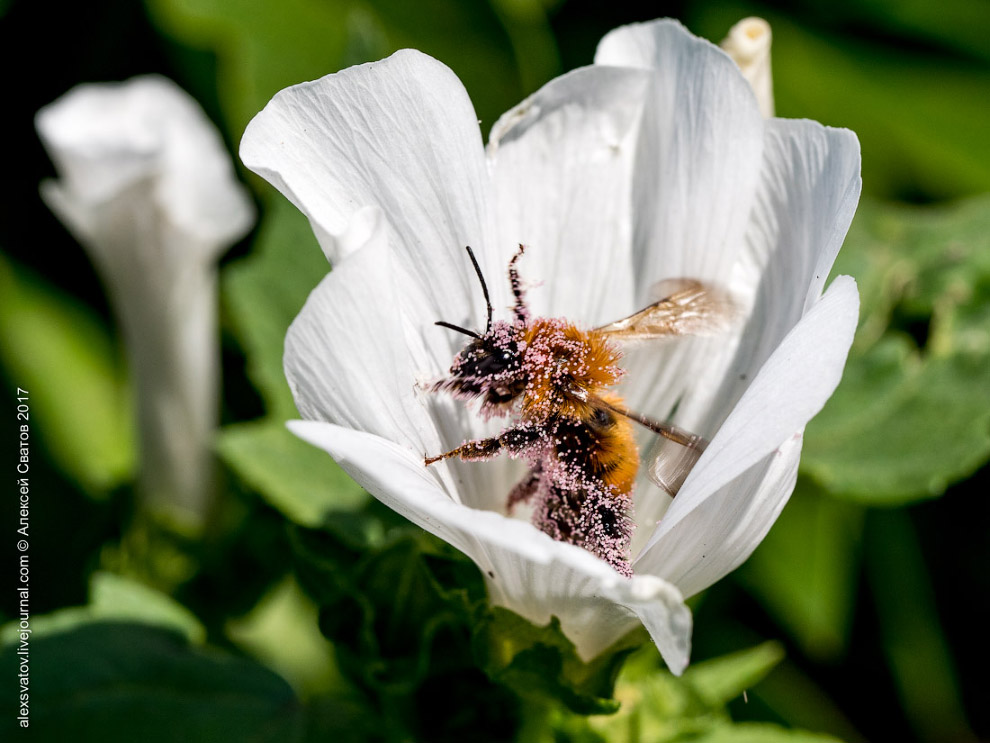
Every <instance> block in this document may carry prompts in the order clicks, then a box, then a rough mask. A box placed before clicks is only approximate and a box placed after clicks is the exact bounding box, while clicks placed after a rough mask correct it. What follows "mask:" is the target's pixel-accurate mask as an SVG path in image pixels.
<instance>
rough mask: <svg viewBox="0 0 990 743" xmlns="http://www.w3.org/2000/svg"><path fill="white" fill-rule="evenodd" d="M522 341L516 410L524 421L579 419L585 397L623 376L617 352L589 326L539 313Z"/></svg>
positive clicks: (587, 408)
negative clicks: (523, 380) (522, 380)
mask: <svg viewBox="0 0 990 743" xmlns="http://www.w3.org/2000/svg"><path fill="white" fill-rule="evenodd" d="M524 340H525V344H526V345H525V352H524V357H523V369H524V371H525V373H526V376H527V384H526V391H525V393H524V395H523V399H522V404H521V409H520V413H521V417H522V418H523V419H524V420H530V421H537V422H539V421H546V420H548V419H549V418H550V417H552V416H562V417H565V418H572V419H580V418H584V417H585V416H587V415H588V414H589V413H590V412H591V408H590V406H589V405H588V403H587V402H586V401H587V400H588V399H589V397H590V396H592V395H599V393H601V392H602V391H603V390H605V389H607V388H608V387H611V386H612V385H614V384H616V383H617V382H618V381H619V379H620V378H621V377H622V374H623V371H622V369H621V368H620V367H619V365H618V363H619V359H620V358H621V357H622V354H621V352H620V351H619V350H618V349H617V348H616V347H615V346H613V345H612V344H611V343H610V342H609V341H608V340H607V339H606V338H605V337H604V336H603V335H602V334H600V333H597V332H595V331H594V330H581V329H579V328H578V327H577V326H575V325H573V324H572V323H569V322H567V321H566V320H563V319H561V318H542V317H541V318H537V319H535V320H533V321H532V322H531V323H530V324H529V325H528V326H527V327H526V330H525V335H524Z"/></svg>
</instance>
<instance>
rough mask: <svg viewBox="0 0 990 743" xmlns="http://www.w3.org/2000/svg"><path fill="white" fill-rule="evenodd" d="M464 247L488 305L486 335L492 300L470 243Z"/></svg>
mask: <svg viewBox="0 0 990 743" xmlns="http://www.w3.org/2000/svg"><path fill="white" fill-rule="evenodd" d="M465 248H466V249H467V254H468V256H469V257H470V258H471V263H472V264H474V272H475V273H476V274H478V281H480V282H481V291H482V292H483V293H484V295H485V305H486V306H487V307H488V324H487V325H485V334H486V335H487V333H488V331H489V330H491V329H492V300H491V297H489V296H488V285H487V284H486V283H485V277H484V275H483V274H482V273H481V266H479V265H478V259H477V258H475V257H474V251H473V250H471V246H470V245H466V246H465ZM438 324H439V323H438ZM447 327H450V326H447ZM453 329H454V330H463V329H462V328H453ZM468 335H474V336H475V337H477V335H476V334H475V333H468Z"/></svg>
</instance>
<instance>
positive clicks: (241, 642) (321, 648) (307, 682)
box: [224, 577, 351, 698]
mask: <svg viewBox="0 0 990 743" xmlns="http://www.w3.org/2000/svg"><path fill="white" fill-rule="evenodd" d="M224 632H225V634H226V635H227V637H229V638H230V639H231V640H233V642H234V643H235V644H236V645H237V646H238V647H240V648H242V649H243V650H245V651H247V652H249V653H250V655H251V657H253V658H257V659H258V660H261V661H263V662H264V663H265V665H266V666H268V667H269V668H271V669H273V670H275V671H277V672H278V673H279V675H281V676H282V677H283V678H284V679H286V680H287V681H288V682H289V683H290V684H292V687H293V688H294V689H295V690H296V691H297V692H298V693H299V694H300V695H302V696H303V698H311V697H312V696H314V695H327V694H334V695H336V696H344V695H349V694H350V692H351V689H350V687H349V685H348V684H346V683H345V682H344V680H343V679H342V678H341V677H340V672H339V671H338V670H337V666H336V663H335V661H334V654H333V648H332V646H331V645H330V643H329V642H327V640H326V638H324V637H323V635H321V634H320V630H319V627H318V625H317V609H316V606H315V605H314V604H313V602H312V601H310V600H309V598H308V597H306V596H305V595H303V593H302V591H301V590H300V589H299V585H298V584H297V583H296V581H295V580H293V579H292V578H291V577H286V578H285V579H283V580H282V581H281V582H280V583H279V584H278V585H276V586H275V587H274V588H273V589H272V590H270V591H269V592H268V593H267V594H265V596H263V597H262V599H261V600H260V601H259V602H258V604H257V605H256V606H255V607H254V608H253V609H251V611H250V612H249V613H248V614H247V615H246V616H243V617H239V618H237V619H232V620H228V621H227V623H226V625H225V627H224Z"/></svg>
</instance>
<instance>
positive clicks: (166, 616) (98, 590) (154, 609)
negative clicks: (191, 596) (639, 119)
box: [0, 571, 206, 645]
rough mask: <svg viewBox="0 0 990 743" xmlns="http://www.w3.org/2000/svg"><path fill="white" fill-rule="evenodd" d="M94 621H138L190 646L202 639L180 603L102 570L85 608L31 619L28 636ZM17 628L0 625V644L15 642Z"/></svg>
mask: <svg viewBox="0 0 990 743" xmlns="http://www.w3.org/2000/svg"><path fill="white" fill-rule="evenodd" d="M98 621H120V622H139V623H141V624H147V625H151V626H155V627H161V628H163V629H168V630H171V631H173V632H178V633H180V634H182V635H183V636H185V637H186V639H187V640H188V641H189V642H192V643H202V642H203V641H204V640H205V639H206V630H205V628H204V627H203V625H202V624H201V623H200V621H199V620H198V619H197V618H196V616H195V615H194V614H193V613H192V612H190V611H189V610H188V609H187V608H186V607H184V606H183V605H182V604H180V603H178V602H177V601H175V600H174V599H173V598H171V597H170V596H167V595H166V594H164V593H161V592H160V591H156V590H155V589H153V588H150V587H148V586H146V585H144V584H143V583H139V582H138V581H136V580H133V579H131V578H125V577H124V576H121V575H116V574H114V573H108V572H105V571H97V572H96V573H94V574H93V576H92V578H90V584H89V603H88V604H86V605H85V606H73V607H68V608H65V609H58V610H56V611H54V612H52V613H50V614H44V615H41V616H36V617H31V625H30V626H31V637H32V639H33V640H36V639H38V638H39V637H43V636H46V635H51V634H58V633H60V632H65V631H67V630H71V629H75V628H76V627H78V626H80V625H86V624H92V623H94V622H98ZM20 629H21V627H20V622H19V621H12V622H9V623H8V624H6V625H4V626H3V627H2V628H0V644H3V645H8V644H11V643H14V642H17V641H19V640H20V639H21V638H20Z"/></svg>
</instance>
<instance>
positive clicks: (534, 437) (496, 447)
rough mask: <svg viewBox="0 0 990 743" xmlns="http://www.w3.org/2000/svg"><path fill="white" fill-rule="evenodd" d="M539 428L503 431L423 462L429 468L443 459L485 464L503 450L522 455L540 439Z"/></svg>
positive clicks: (525, 427)
mask: <svg viewBox="0 0 990 743" xmlns="http://www.w3.org/2000/svg"><path fill="white" fill-rule="evenodd" d="M540 435H541V432H540V429H539V428H536V427H531V426H517V427H516V428H509V429H507V430H505V431H502V433H500V434H499V435H498V436H492V437H491V438H489V439H474V440H472V441H465V442H464V443H463V444H461V445H460V446H458V447H457V448H456V449H451V450H450V451H448V452H444V453H443V454H438V455H437V456H435V457H426V458H425V459H424V460H423V461H424V462H425V463H426V466H427V467H429V466H430V465H431V464H433V463H435V462H439V461H441V460H443V459H450V458H451V457H457V458H458V459H461V460H463V461H465V462H483V461H485V460H486V459H491V458H492V457H494V456H495V455H496V454H498V453H499V452H500V451H502V450H503V449H504V450H505V451H507V452H509V454H521V453H522V452H524V451H526V450H527V449H529V448H531V447H532V446H533V444H535V443H536V442H537V441H538V440H539V438H540Z"/></svg>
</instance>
